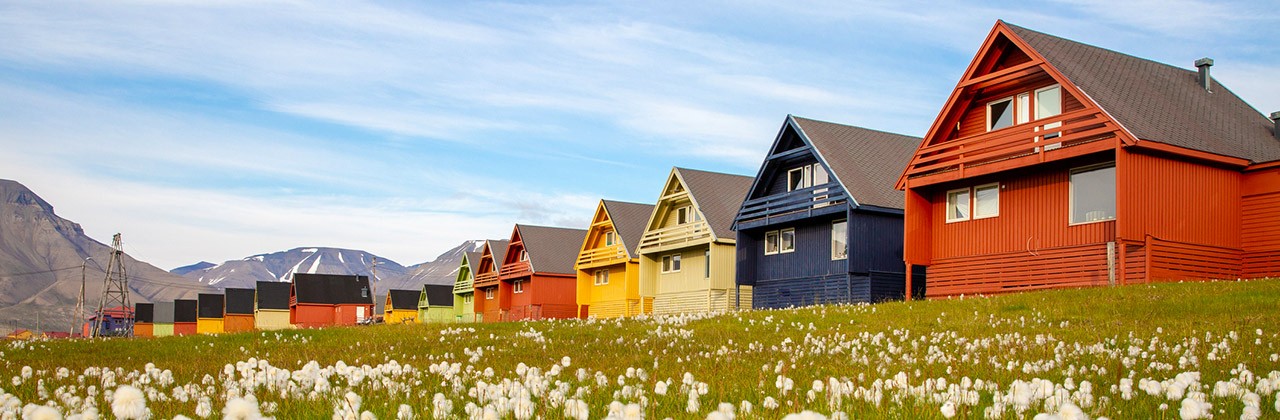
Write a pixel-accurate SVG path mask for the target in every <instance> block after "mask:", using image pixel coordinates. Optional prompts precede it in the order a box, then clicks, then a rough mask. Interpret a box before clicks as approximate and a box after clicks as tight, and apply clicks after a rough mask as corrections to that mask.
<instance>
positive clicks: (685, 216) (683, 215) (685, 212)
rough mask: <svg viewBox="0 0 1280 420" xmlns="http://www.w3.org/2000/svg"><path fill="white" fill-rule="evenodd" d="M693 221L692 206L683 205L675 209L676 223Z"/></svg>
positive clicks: (681, 223)
mask: <svg viewBox="0 0 1280 420" xmlns="http://www.w3.org/2000/svg"><path fill="white" fill-rule="evenodd" d="M691 221H693V206H684V207H681V208H678V209H676V224H677V225H683V224H686V223H689V222H691Z"/></svg>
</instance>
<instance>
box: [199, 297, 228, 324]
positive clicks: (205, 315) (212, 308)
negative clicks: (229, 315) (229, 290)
mask: <svg viewBox="0 0 1280 420" xmlns="http://www.w3.org/2000/svg"><path fill="white" fill-rule="evenodd" d="M196 302H197V303H196V307H197V309H196V311H197V312H196V313H197V314H198V315H197V318H196V333H197V334H222V333H223V330H224V327H223V325H222V322H223V320H222V317H223V316H225V315H226V303H227V300H226V296H224V295H220V294H212V293H201V294H200V295H199V296H197V297H196Z"/></svg>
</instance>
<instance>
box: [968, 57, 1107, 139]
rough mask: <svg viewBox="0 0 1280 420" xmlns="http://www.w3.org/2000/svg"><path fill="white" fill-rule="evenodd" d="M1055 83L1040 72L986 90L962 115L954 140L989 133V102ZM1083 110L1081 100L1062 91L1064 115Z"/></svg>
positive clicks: (1046, 74)
mask: <svg viewBox="0 0 1280 420" xmlns="http://www.w3.org/2000/svg"><path fill="white" fill-rule="evenodd" d="M1054 83H1055V82H1054V80H1053V78H1052V77H1050V76H1049V74H1048V73H1044V72H1040V73H1037V74H1035V75H1033V76H1030V77H1026V78H1022V79H1018V80H1014V81H1010V82H1008V83H1005V84H1003V85H999V86H994V87H991V88H987V89H985V90H984V92H983V94H982V95H980V96H978V97H977V98H975V99H974V100H973V102H971V103H970V104H969V107H968V108H966V109H965V110H964V114H961V116H960V120H959V121H960V130H959V131H958V132H955V134H954V135H953V137H952V139H956V138H964V137H969V136H976V135H978V134H982V133H986V132H987V103H988V102H991V101H995V100H1000V99H1004V98H1008V97H1010V96H1015V95H1017V94H1019V93H1023V92H1034V91H1035V90H1036V89H1040V88H1043V87H1047V86H1049V85H1052V84H1054ZM1081 109H1084V104H1082V103H1080V100H1078V99H1076V98H1075V97H1074V96H1071V94H1070V93H1068V92H1067V91H1066V90H1065V89H1064V90H1062V113H1064V114H1065V113H1068V112H1072V111H1078V110H1081ZM1033 118H1034V117H1033ZM952 128H954V127H952Z"/></svg>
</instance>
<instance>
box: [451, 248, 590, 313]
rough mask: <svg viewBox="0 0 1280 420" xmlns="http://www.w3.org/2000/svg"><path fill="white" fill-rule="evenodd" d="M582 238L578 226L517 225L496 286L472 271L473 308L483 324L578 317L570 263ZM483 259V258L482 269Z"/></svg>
mask: <svg viewBox="0 0 1280 420" xmlns="http://www.w3.org/2000/svg"><path fill="white" fill-rule="evenodd" d="M586 236H587V231H586V230H583V229H568V228H557V227H545V226H531V225H516V226H515V229H513V230H512V232H511V239H510V242H509V243H508V245H507V251H506V255H505V256H504V259H503V261H502V269H501V270H500V271H499V273H498V278H497V280H498V281H497V282H496V283H497V284H492V283H493V282H492V281H491V280H490V279H489V278H488V277H485V280H486V281H485V282H483V283H482V282H481V275H480V274H479V273H477V275H476V296H477V298H476V302H477V303H476V312H477V313H483V314H485V316H484V321H485V322H493V321H498V320H501V321H519V320H526V319H548V318H577V317H578V303H577V298H578V296H577V290H578V289H577V285H578V275H577V271H576V270H575V269H574V267H573V265H574V263H575V262H576V261H577V259H578V252H579V251H580V250H581V247H582V241H583V239H584V238H586ZM484 261H485V260H484V257H483V256H482V257H481V268H482V269H483V268H484V265H483V264H484ZM482 284H483V286H481V285H482ZM482 301H483V302H484V303H483V304H481V303H479V302H482ZM495 301H496V303H497V308H496V311H495V310H494V309H495V308H493V306H492V304H493V303H495ZM495 312H496V314H495V315H496V316H492V315H490V314H493V313H495Z"/></svg>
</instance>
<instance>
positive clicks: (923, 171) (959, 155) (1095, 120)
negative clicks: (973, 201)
mask: <svg viewBox="0 0 1280 420" xmlns="http://www.w3.org/2000/svg"><path fill="white" fill-rule="evenodd" d="M1115 130H1116V127H1114V126H1112V125H1111V124H1110V123H1108V122H1107V120H1106V119H1105V118H1104V115H1103V113H1102V112H1101V111H1097V110H1090V109H1085V110H1080V111H1074V112H1068V113H1066V114H1060V115H1055V116H1052V117H1048V118H1041V119H1038V120H1035V121H1031V122H1028V123H1024V124H1018V125H1015V126H1012V127H1006V128H1002V129H999V130H995V131H990V132H986V133H983V134H979V135H976V136H970V137H965V138H961V139H957V140H952V141H948V142H943V143H939V144H935V145H932V146H928V147H925V148H922V149H920V150H919V151H918V152H917V155H918V156H920V157H918V158H917V159H916V160H915V162H914V164H913V165H912V167H911V168H909V169H908V170H907V176H908V177H913V176H921V175H928V174H931V173H936V172H944V171H951V170H960V171H964V168H965V167H966V166H976V165H982V164H986V163H992V162H996V161H1000V160H1005V159H1010V158H1015V157H1021V156H1027V155H1034V154H1039V155H1040V156H1041V160H1043V159H1044V153H1045V152H1047V151H1050V150H1054V149H1058V148H1061V147H1070V146H1073V145H1077V144H1082V143H1087V142H1090V141H1093V140H1098V139H1101V138H1105V137H1110V136H1113V135H1114V132H1115Z"/></svg>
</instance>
